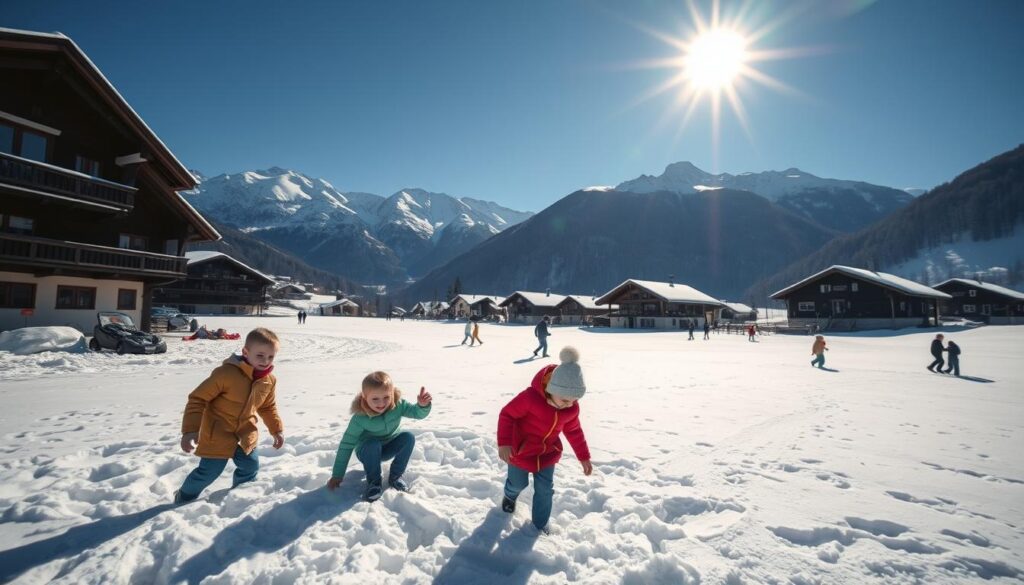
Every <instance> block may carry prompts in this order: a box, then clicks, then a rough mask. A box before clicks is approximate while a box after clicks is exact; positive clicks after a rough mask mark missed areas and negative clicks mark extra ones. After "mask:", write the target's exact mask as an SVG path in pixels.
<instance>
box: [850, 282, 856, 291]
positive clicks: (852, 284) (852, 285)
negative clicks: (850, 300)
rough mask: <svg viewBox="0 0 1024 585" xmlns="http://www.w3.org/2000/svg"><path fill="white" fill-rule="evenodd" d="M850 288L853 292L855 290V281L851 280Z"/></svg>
mask: <svg viewBox="0 0 1024 585" xmlns="http://www.w3.org/2000/svg"><path fill="white" fill-rule="evenodd" d="M850 290H851V291H853V292H857V283H856V282H851V283H850Z"/></svg>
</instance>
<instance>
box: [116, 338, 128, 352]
mask: <svg viewBox="0 0 1024 585" xmlns="http://www.w3.org/2000/svg"><path fill="white" fill-rule="evenodd" d="M125 349H126V348H125V346H124V342H123V341H119V342H117V355H124V352H125Z"/></svg>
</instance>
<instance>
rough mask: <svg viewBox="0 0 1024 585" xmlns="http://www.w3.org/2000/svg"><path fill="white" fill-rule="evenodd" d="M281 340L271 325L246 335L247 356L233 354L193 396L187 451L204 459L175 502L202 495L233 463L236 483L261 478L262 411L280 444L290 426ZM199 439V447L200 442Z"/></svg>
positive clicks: (184, 439) (186, 421)
mask: <svg viewBox="0 0 1024 585" xmlns="http://www.w3.org/2000/svg"><path fill="white" fill-rule="evenodd" d="M279 348H280V342H279V341H278V338H277V335H275V334H274V332H273V331H270V330H269V329H265V328H263V327H258V328H256V329H253V330H252V331H250V332H249V334H248V335H246V337H245V347H243V348H242V355H241V356H237V355H232V356H231V357H229V358H228V359H226V360H224V363H223V364H221V365H220V366H219V367H217V368H215V369H214V370H213V372H211V373H210V376H209V377H208V378H206V380H204V381H203V382H202V383H201V384H199V386H198V387H197V388H196V389H195V390H193V391H192V393H191V394H189V395H188V404H186V405H185V414H184V415H183V416H182V420H181V449H182V451H184V452H186V453H191V452H192V450H193V448H194V449H195V452H196V455H198V456H199V457H201V459H200V460H199V466H198V467H196V468H195V469H193V470H192V472H191V473H189V474H188V477H186V478H185V482H184V483H182V484H181V488H179V489H178V491H176V492H174V501H175V503H178V504H181V503H185V502H190V501H192V500H194V499H196V498H198V497H199V494H200V493H201V492H202V491H203V490H204V489H206V487H207V486H209V485H210V484H211V483H213V481H214V480H215V479H217V477H219V476H220V474H221V473H222V472H223V471H224V468H225V467H226V466H227V464H228V459H231V460H233V461H234V462H235V474H234V480H233V482H232V487H234V486H237V485H238V484H241V483H245V482H248V481H252V480H254V479H256V472H257V471H259V467H260V463H259V459H258V458H257V456H256V443H257V441H258V440H259V431H258V430H257V428H256V415H257V414H258V415H259V416H260V418H262V419H263V422H264V423H265V424H266V425H267V429H268V430H269V431H270V434H271V435H272V436H273V437H274V448H275V449H280V448H281V447H282V446H283V445H284V425H283V424H282V423H281V417H280V416H279V415H278V413H277V396H276V388H277V378H275V377H274V375H273V374H272V373H271V372H272V371H273V369H274V358H275V357H276V356H277V352H278V349H279ZM196 443H198V445H196Z"/></svg>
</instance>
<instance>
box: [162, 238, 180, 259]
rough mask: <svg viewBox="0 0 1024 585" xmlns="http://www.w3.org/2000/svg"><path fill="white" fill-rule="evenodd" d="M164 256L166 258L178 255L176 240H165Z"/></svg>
mask: <svg viewBox="0 0 1024 585" xmlns="http://www.w3.org/2000/svg"><path fill="white" fill-rule="evenodd" d="M164 254H167V255H168V256H177V255H178V240H167V241H165V242H164Z"/></svg>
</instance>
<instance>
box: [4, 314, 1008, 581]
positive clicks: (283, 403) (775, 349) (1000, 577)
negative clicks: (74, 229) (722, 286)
mask: <svg viewBox="0 0 1024 585" xmlns="http://www.w3.org/2000/svg"><path fill="white" fill-rule="evenodd" d="M204 322H206V323H207V324H208V325H210V326H211V327H225V328H227V329H229V330H230V331H240V332H242V333H243V334H244V333H245V332H246V331H247V330H248V329H250V328H251V327H253V326H256V325H257V324H259V325H265V326H268V327H271V328H272V329H274V330H276V331H278V332H279V334H280V335H281V336H282V339H283V347H282V349H281V352H280V355H279V359H278V361H277V366H276V373H277V376H278V379H279V382H278V404H279V408H280V411H281V416H282V418H283V420H284V423H285V435H286V437H287V444H286V446H285V447H284V448H283V449H281V450H280V451H275V450H273V449H272V448H271V447H270V444H269V437H268V436H267V433H266V432H265V428H263V429H262V430H261V446H260V448H259V452H260V457H261V464H262V468H261V472H260V476H259V478H258V479H257V480H256V481H255V482H253V483H251V484H246V485H244V486H241V487H239V488H237V489H234V490H228V488H229V486H230V481H231V480H230V470H231V469H232V464H229V466H228V472H227V473H225V474H224V475H223V476H222V477H221V478H220V479H219V480H218V481H217V483H215V484H214V486H213V487H212V488H211V489H210V490H208V491H207V493H205V494H204V495H203V497H202V498H201V499H200V500H199V501H197V502H194V503H191V504H188V505H184V506H180V507H175V506H173V505H171V504H169V502H170V500H171V497H172V493H173V491H174V490H175V489H177V487H178V486H179V485H180V484H181V481H182V480H183V478H184V477H185V475H186V474H187V473H188V472H189V470H190V469H191V468H192V467H193V466H194V465H195V463H196V462H197V459H196V458H194V457H193V456H190V455H186V454H184V453H182V452H181V450H180V448H179V447H178V441H179V434H178V433H179V428H180V424H181V413H182V409H183V407H184V404H185V398H186V395H187V394H188V393H189V391H191V390H192V389H193V387H194V386H195V385H196V384H197V383H198V382H199V381H201V380H202V379H203V378H204V377H205V376H206V375H207V374H208V373H209V371H210V369H211V368H212V367H213V366H214V365H216V364H217V363H219V362H220V361H221V360H222V359H223V358H225V357H227V355H228V354H229V353H230V352H231V351H232V350H234V349H236V348H237V342H225V341H198V342H183V341H181V340H180V339H178V338H176V337H171V338H169V343H168V345H169V350H168V353H167V354H166V355H163V356H117V355H115V354H113V353H110V352H107V353H104V354H103V355H96V354H91V353H87V354H39V355H34V356H13V355H11V354H0V388H2V390H0V398H2V400H3V409H2V411H0V427H2V430H0V434H2V438H3V441H2V443H0V582H6V581H11V580H13V581H15V582H18V583H69V584H86V583H208V584H212V583H217V584H225V585H226V584H231V583H258V584H278V583H280V584H287V583H322V582H332V583H353V584H355V583H360V584H390V583H395V584H409V585H411V584H477V583H483V584H487V585H524V584H527V583H534V584H538V583H543V584H552V585H554V584H564V583H567V582H575V583H588V584H590V583H595V584H596V583H607V584H620V583H621V584H625V585H648V584H690V583H726V584H730V585H737V584H742V583H749V584H753V583H779V584H794V585H806V584H814V583H820V584H826V583H851V584H860V583H886V584H890V583H908V584H909V583H925V584H933V583H977V582H983V581H985V582H992V583H1000V582H1001V583H1020V582H1022V581H1024V572H1022V570H1024V408H1022V405H1024V364H1022V359H1021V358H1022V356H1024V335H1022V334H1024V328H1021V327H1002V328H997V327H989V328H981V329H974V330H970V331H961V330H956V329H947V330H946V333H947V337H948V338H951V339H953V340H955V341H956V342H957V343H958V344H960V346H961V347H962V348H963V350H964V354H963V356H962V360H961V364H962V372H963V373H964V374H965V376H969V377H965V378H961V379H956V378H951V377H944V376H940V375H936V374H931V373H929V372H927V371H925V369H924V366H925V365H926V364H927V363H928V362H929V361H930V360H931V358H930V357H929V355H928V342H929V340H930V338H931V337H932V335H933V334H934V330H932V331H917V330H908V331H903V332H898V333H874V334H860V335H852V334H846V335H835V336H829V337H828V342H829V347H830V349H831V351H830V352H829V353H828V354H827V357H828V364H827V366H828V367H829V368H830V369H829V370H818V369H814V368H811V367H810V365H809V362H810V355H809V353H810V345H811V339H810V338H808V337H784V336H765V337H762V338H761V339H760V340H759V341H758V342H757V343H750V342H748V341H747V340H746V338H745V337H743V336H738V335H732V336H727V335H725V334H720V335H713V336H712V339H711V340H710V341H702V340H700V335H699V333H698V339H697V340H696V341H686V340H685V337H686V336H685V334H681V333H678V332H630V331H618V330H616V331H610V330H607V329H596V330H580V329H575V328H555V329H554V330H553V337H552V338H551V340H550V341H551V344H552V350H553V353H554V354H557V350H558V348H560V347H561V346H562V345H564V344H572V345H575V346H577V347H578V348H579V349H580V351H581V354H582V359H581V365H582V366H583V370H584V373H585V377H586V380H587V385H588V392H587V395H586V396H585V397H584V398H583V400H582V401H581V408H582V410H581V421H582V423H583V428H584V430H585V432H586V434H587V438H588V441H589V443H590V449H591V451H592V452H593V456H594V474H593V475H592V476H590V477H585V476H584V475H583V474H582V472H581V470H580V466H579V465H578V463H577V462H576V461H575V459H574V458H573V457H572V455H571V451H570V454H568V455H566V456H565V457H564V458H563V460H562V462H561V463H560V464H559V466H558V467H557V470H556V473H555V490H556V491H555V500H554V513H553V516H552V524H553V531H552V534H550V535H541V536H539V537H538V536H537V534H536V532H535V531H534V530H532V529H530V527H529V502H530V497H531V495H532V488H528V489H527V491H526V492H525V493H524V494H523V496H522V497H521V498H520V503H521V504H520V506H519V509H518V510H517V511H516V513H515V515H514V516H513V517H509V516H508V515H506V514H503V513H501V512H500V510H496V506H497V504H498V502H499V500H500V497H501V488H502V482H503V480H504V476H505V471H504V468H503V466H502V465H501V464H500V461H499V460H498V457H497V448H496V445H495V442H494V436H495V429H496V423H497V416H498V411H499V410H500V408H501V407H502V405H504V403H505V402H506V401H508V400H509V399H510V398H511V397H512V396H514V395H515V394H516V393H517V392H519V391H520V390H522V389H523V388H525V387H526V385H527V384H528V383H529V381H530V379H531V378H532V376H533V375H534V373H535V372H536V371H537V370H538V369H539V368H540V367H541V366H542V365H544V364H546V363H550V360H541V359H528V358H529V357H530V352H531V350H532V349H533V346H534V338H533V335H532V329H531V328H529V327H522V326H494V325H482V326H481V336H482V337H483V339H484V341H485V344H484V345H483V346H478V347H473V348H470V347H465V346H460V345H459V342H460V341H461V339H462V328H463V326H462V325H461V324H454V323H453V324H446V323H434V322H417V321H412V320H406V321H404V322H400V321H398V320H392V321H390V322H386V321H384V320H370V319H354V318H330V317H326V318H325V317H317V316H311V317H310V318H309V321H308V323H307V324H306V325H305V326H299V325H296V324H295V321H294V319H292V318H261V319H257V318H245V317H224V318H215V317H210V318H206V319H204ZM375 369H383V370H386V371H388V372H390V373H391V374H392V376H393V377H394V378H395V380H396V381H397V383H398V384H399V386H401V387H403V388H404V389H405V390H406V392H407V393H414V392H415V391H416V390H418V388H419V386H421V385H424V386H426V387H427V389H428V390H429V391H430V392H431V393H432V394H433V396H434V409H433V412H432V414H431V415H430V417H429V418H427V419H425V420H422V421H414V420H408V419H407V421H406V423H405V428H406V429H408V430H411V431H413V432H414V433H415V434H416V437H417V446H416V451H415V454H414V455H413V459H412V462H411V463H410V467H409V471H408V473H407V475H406V477H407V479H409V480H410V482H411V485H412V492H411V493H409V494H401V493H395V492H394V491H392V490H388V491H385V494H384V497H383V498H382V499H381V500H380V501H378V502H376V503H374V504H368V503H364V502H362V501H360V500H359V496H360V494H361V491H362V488H363V486H362V468H361V466H360V465H359V464H358V462H357V461H356V460H355V459H353V464H352V465H351V466H350V469H349V474H348V476H347V477H346V480H345V483H344V484H343V485H342V486H341V488H340V489H339V490H338V491H336V492H328V491H327V490H326V489H324V488H323V486H324V484H325V483H326V482H327V479H328V477H329V472H330V467H331V464H332V462H333V460H334V452H335V449H336V447H337V443H338V440H339V439H340V437H341V433H342V431H343V430H344V428H345V425H346V424H347V421H348V418H349V415H348V407H349V402H350V400H351V397H352V396H353V395H354V394H355V393H356V392H357V391H358V388H359V382H360V380H361V379H362V377H363V376H364V375H365V374H366V373H368V372H369V371H371V370H375Z"/></svg>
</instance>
